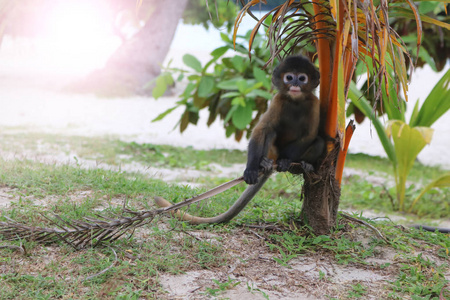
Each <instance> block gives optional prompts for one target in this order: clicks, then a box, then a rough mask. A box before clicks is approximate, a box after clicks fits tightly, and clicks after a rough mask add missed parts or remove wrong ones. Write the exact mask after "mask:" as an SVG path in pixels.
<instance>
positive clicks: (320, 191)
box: [300, 146, 341, 235]
mask: <svg viewBox="0 0 450 300" xmlns="http://www.w3.org/2000/svg"><path fill="white" fill-rule="evenodd" d="M338 152H339V146H336V148H335V149H334V150H333V151H331V152H330V153H329V154H328V156H327V157H325V159H324V160H323V162H322V163H321V166H320V167H319V168H318V170H317V171H316V172H311V173H308V174H304V184H303V188H302V197H303V206H302V211H301V213H300V214H301V218H302V220H303V222H304V223H305V224H307V225H309V226H310V227H311V228H312V230H313V232H314V233H315V234H317V235H322V234H329V233H330V230H331V228H333V227H334V226H335V225H336V218H337V212H338V207H339V199H340V194H341V188H340V185H339V183H338V182H337V180H336V178H335V170H336V160H337V155H338Z"/></svg>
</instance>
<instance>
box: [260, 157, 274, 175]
mask: <svg viewBox="0 0 450 300" xmlns="http://www.w3.org/2000/svg"><path fill="white" fill-rule="evenodd" d="M259 167H260V168H261V170H262V172H263V173H264V174H269V173H272V171H273V160H271V159H270V158H267V157H263V159H262V160H261V163H260V164H259Z"/></svg>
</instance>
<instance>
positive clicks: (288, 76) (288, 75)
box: [283, 73, 296, 83]
mask: <svg viewBox="0 0 450 300" xmlns="http://www.w3.org/2000/svg"><path fill="white" fill-rule="evenodd" d="M295 77H296V76H295V75H294V73H286V74H284V76H283V81H284V83H288V82H291V81H292V80H294V78H295Z"/></svg>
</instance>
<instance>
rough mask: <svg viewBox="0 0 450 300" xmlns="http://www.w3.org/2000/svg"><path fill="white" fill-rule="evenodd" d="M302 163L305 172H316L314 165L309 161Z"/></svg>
mask: <svg viewBox="0 0 450 300" xmlns="http://www.w3.org/2000/svg"><path fill="white" fill-rule="evenodd" d="M300 164H301V165H302V168H303V171H304V172H305V173H310V172H314V167H313V165H312V164H310V163H307V162H305V161H302V162H300Z"/></svg>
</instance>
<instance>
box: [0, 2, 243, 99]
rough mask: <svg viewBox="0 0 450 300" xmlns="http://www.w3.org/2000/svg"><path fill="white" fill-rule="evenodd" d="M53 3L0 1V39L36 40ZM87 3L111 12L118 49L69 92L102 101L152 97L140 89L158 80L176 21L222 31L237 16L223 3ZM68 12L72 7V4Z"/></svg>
mask: <svg viewBox="0 0 450 300" xmlns="http://www.w3.org/2000/svg"><path fill="white" fill-rule="evenodd" d="M57 3H58V1H52V0H24V1H20V2H19V1H17V2H14V1H0V36H3V33H5V34H8V35H14V36H35V35H38V34H39V30H41V29H42V27H43V26H45V19H46V14H47V13H48V12H49V11H50V10H52V8H53V7H54V6H55V5H56V4H57ZM92 3H102V4H104V6H107V7H108V9H109V10H110V11H111V14H110V15H109V22H110V24H109V25H110V26H111V27H112V28H113V31H114V33H115V34H116V35H117V36H119V37H120V38H121V40H122V44H121V45H120V46H119V47H118V48H117V50H116V51H115V52H114V53H113V54H112V55H111V57H110V58H109V59H108V61H107V62H106V65H105V66H104V67H103V68H102V69H99V70H95V71H93V72H92V73H91V74H88V75H87V76H86V77H85V78H83V79H81V80H80V81H78V82H74V83H72V84H71V85H70V86H69V87H68V88H69V90H72V91H81V92H83V91H85V92H94V93H99V94H101V95H106V96H108V95H109V96H120V95H130V94H136V93H137V94H142V93H149V92H150V91H151V90H150V89H148V88H147V89H146V88H145V87H146V86H147V85H148V83H149V82H151V81H152V80H153V79H154V78H155V77H157V76H158V75H159V74H160V72H161V65H162V63H163V61H164V59H165V57H166V55H167V52H168V51H169V48H170V44H171V43H172V39H173V36H174V34H175V31H176V28H177V26H178V24H179V22H180V20H183V21H185V22H187V23H189V24H202V25H203V26H205V27H206V28H208V27H209V26H211V25H213V26H222V25H223V24H226V20H232V19H233V18H234V16H235V15H236V9H235V6H234V5H232V3H231V5H227V2H226V1H220V2H218V3H217V4H215V3H214V0H209V2H208V1H205V0H167V1H158V0H146V1H128V0H92ZM73 6H75V7H76V3H75V4H73ZM79 22H83V20H82V19H80V20H79ZM231 24H232V23H231V22H230V23H229V24H228V25H227V26H228V27H231ZM68 34H69V33H68ZM67 59H71V58H70V57H67Z"/></svg>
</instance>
